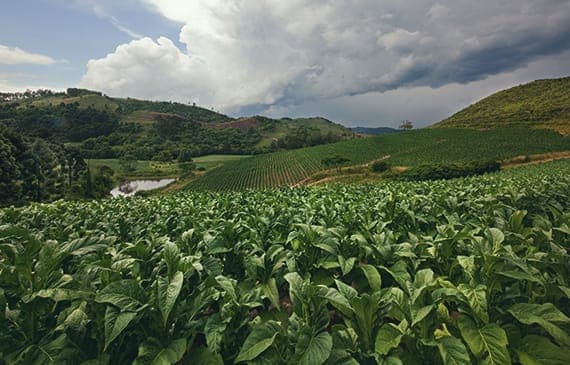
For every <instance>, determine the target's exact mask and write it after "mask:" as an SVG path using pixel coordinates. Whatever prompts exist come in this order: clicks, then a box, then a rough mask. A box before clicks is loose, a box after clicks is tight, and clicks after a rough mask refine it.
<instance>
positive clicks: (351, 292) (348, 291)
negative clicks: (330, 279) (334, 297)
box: [334, 280, 358, 301]
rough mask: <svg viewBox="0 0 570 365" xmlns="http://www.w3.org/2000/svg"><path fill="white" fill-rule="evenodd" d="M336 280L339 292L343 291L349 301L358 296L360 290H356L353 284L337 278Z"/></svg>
mask: <svg viewBox="0 0 570 365" xmlns="http://www.w3.org/2000/svg"><path fill="white" fill-rule="evenodd" d="M334 282H335V284H336V287H337V288H338V291H339V293H341V294H342V295H343V296H344V297H345V298H346V299H348V300H349V301H350V300H351V299H352V298H354V297H356V296H358V291H356V289H354V288H353V287H352V286H350V285H347V284H345V283H343V282H342V281H340V280H335V281H334Z"/></svg>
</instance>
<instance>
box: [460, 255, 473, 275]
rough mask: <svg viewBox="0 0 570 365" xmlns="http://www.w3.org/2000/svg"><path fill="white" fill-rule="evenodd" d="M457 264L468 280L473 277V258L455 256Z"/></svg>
mask: <svg viewBox="0 0 570 365" xmlns="http://www.w3.org/2000/svg"><path fill="white" fill-rule="evenodd" d="M457 262H458V263H459V265H461V267H462V268H463V271H465V272H466V273H467V274H468V275H469V277H470V278H473V277H474V276H475V257H474V256H457Z"/></svg>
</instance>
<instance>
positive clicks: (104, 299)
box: [0, 162, 570, 365]
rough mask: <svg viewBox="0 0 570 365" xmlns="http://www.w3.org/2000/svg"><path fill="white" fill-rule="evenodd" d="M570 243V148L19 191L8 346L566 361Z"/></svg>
mask: <svg viewBox="0 0 570 365" xmlns="http://www.w3.org/2000/svg"><path fill="white" fill-rule="evenodd" d="M569 248H570V162H557V163H551V164H547V165H544V166H533V167H528V168H519V169H512V170H509V171H505V172H500V173H497V174H493V175H488V176H479V177H473V178H465V179H458V180H453V181H451V180H450V181H436V182H391V183H386V184H381V185H362V186H354V185H352V186H342V185H337V186H328V187H322V188H312V189H309V188H294V189H290V188H285V189H281V190H275V191H269V190H267V191H247V192H231V193H211V192H203V193H182V194H177V195H170V196H162V197H152V198H133V199H115V200H106V201H93V202H56V203H54V204H50V205H41V204H36V205H31V206H29V207H25V208H20V209H14V208H6V209H3V210H0V309H1V311H0V313H1V314H0V358H1V359H2V360H3V361H4V362H5V363H9V364H12V363H17V364H85V365H91V364H129V363H134V364H174V363H181V364H222V363H254V364H269V363H272V364H317V365H318V364H324V363H326V364H359V363H360V364H394V365H397V364H427V363H429V364H470V363H474V364H476V363H480V364H511V363H521V364H525V365H526V364H560V365H563V364H568V363H570V357H569V354H570V335H569V332H570V331H569V329H570V319H569V318H568V315H569V314H570V305H569V304H570V300H569V299H570V282H569V281H570V266H569V265H568V263H569V262H570V256H569V255H568V249H569ZM0 362H1V361H0Z"/></svg>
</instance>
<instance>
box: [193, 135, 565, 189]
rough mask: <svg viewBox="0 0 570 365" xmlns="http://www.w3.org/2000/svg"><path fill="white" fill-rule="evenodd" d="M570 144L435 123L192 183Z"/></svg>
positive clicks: (265, 181) (231, 185)
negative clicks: (332, 161) (336, 162)
mask: <svg viewBox="0 0 570 365" xmlns="http://www.w3.org/2000/svg"><path fill="white" fill-rule="evenodd" d="M568 150H570V137H564V136H561V135H560V134H558V133H556V132H554V131H551V130H546V129H531V130H529V129H527V128H509V129H493V130H487V131H478V130H474V129H449V128H437V129H436V128H433V129H421V130H416V131H410V132H402V133H396V134H390V135H383V136H377V137H369V138H362V139H356V140H349V141H344V142H339V143H334V144H328V145H323V146H316V147H309V148H302V149H297V150H293V151H283V152H278V153H271V154H265V155H259V156H253V157H250V158H245V159H242V160H239V161H231V162H228V163H226V164H225V165H224V166H223V167H221V168H218V169H215V170H212V171H210V172H208V173H206V174H205V175H204V176H203V177H201V178H199V179H197V180H195V181H193V182H192V183H190V185H189V188H191V189H197V190H201V189H206V190H218V191H222V190H242V189H265V188H274V187H279V186H285V185H295V184H296V183H299V182H301V181H302V180H304V179H306V178H308V177H310V176H311V175H313V174H315V173H317V172H319V171H321V170H323V169H326V168H327V166H326V164H325V163H324V161H323V160H324V159H327V158H330V157H334V156H341V157H344V158H346V159H348V161H347V162H345V163H344V165H345V166H350V165H359V164H363V163H366V162H369V161H373V160H376V159H379V158H386V161H387V162H388V163H389V164H390V165H392V166H418V165H423V164H441V163H455V162H470V161H484V160H503V159H507V158H511V157H515V156H519V155H527V154H539V153H547V152H555V151H568Z"/></svg>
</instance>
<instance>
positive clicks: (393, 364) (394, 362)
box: [376, 356, 404, 365]
mask: <svg viewBox="0 0 570 365" xmlns="http://www.w3.org/2000/svg"><path fill="white" fill-rule="evenodd" d="M376 362H377V363H378V365H403V364H404V363H403V362H402V360H401V359H400V358H399V357H396V356H388V357H383V358H380V359H376Z"/></svg>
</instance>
